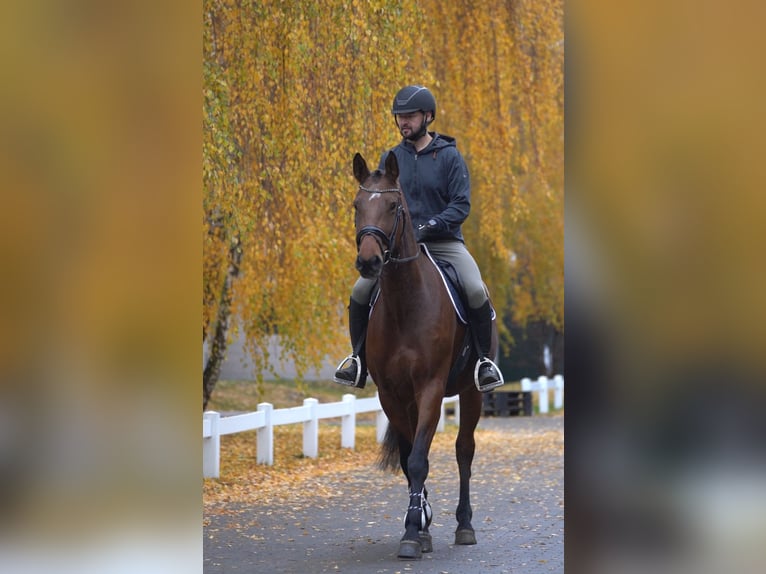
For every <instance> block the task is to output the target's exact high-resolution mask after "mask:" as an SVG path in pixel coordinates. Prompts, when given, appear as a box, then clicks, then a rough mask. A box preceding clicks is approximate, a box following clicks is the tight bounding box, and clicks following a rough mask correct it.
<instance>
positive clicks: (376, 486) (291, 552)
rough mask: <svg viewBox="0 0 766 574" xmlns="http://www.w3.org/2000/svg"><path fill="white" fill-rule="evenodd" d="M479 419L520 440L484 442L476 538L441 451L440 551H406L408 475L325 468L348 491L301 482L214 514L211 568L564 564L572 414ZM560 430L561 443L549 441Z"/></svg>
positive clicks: (310, 572)
mask: <svg viewBox="0 0 766 574" xmlns="http://www.w3.org/2000/svg"><path fill="white" fill-rule="evenodd" d="M479 427H480V428H484V429H490V430H493V431H496V432H498V433H500V435H501V440H503V441H504V440H507V441H516V443H515V444H517V445H518V446H519V448H514V449H513V450H512V454H511V455H510V456H502V455H501V456H498V455H497V450H498V449H494V448H493V449H492V452H489V453H487V452H485V453H482V452H481V451H479V450H477V453H476V457H475V461H474V465H473V480H472V496H471V502H472V506H473V513H474V514H473V525H474V528H475V529H476V537H477V539H478V543H477V544H476V545H475V546H455V545H454V544H453V542H454V531H455V526H456V522H455V518H454V512H455V506H456V505H457V489H458V482H457V464H456V463H455V460H454V454H451V453H439V454H434V453H432V457H431V460H430V474H429V478H428V481H427V487H428V489H429V500H430V502H431V505H432V508H433V512H434V518H433V523H432V525H431V529H430V531H431V535H432V537H433V546H434V551H433V553H429V554H424V555H423V559H422V560H418V561H403V560H399V559H398V558H397V557H396V554H397V550H398V547H399V539H400V538H401V536H402V534H403V532H404V530H403V522H402V518H403V515H404V507H405V505H406V503H407V488H406V482H405V480H404V477H403V476H402V475H392V474H388V473H383V472H381V471H379V470H377V469H376V468H374V467H372V468H360V469H357V470H355V471H354V472H353V473H349V472H341V473H338V474H336V475H333V476H332V477H324V478H323V480H326V481H329V482H331V483H332V484H329V485H328V486H330V487H331V488H330V489H329V491H331V492H338V493H341V494H337V495H333V496H331V497H326V498H321V499H319V500H317V498H318V497H316V496H313V495H312V493H311V492H296V493H295V499H294V502H293V503H292V504H288V505H287V507H284V506H283V507H282V508H280V507H276V506H274V505H270V504H269V503H268V501H264V503H263V505H258V506H251V507H249V508H244V507H242V506H241V505H239V506H237V505H232V506H230V507H228V508H227V513H224V514H216V515H215V516H210V517H208V518H209V523H208V524H207V525H206V526H205V527H204V530H203V532H204V544H203V551H204V572H205V574H221V573H232V572H248V573H275V574H287V573H289V574H303V573H306V574H319V573H325V572H333V573H337V572H346V573H352V574H397V573H398V574H405V573H411V574H420V573H422V574H426V573H428V574H442V573H444V574H447V573H448V574H479V573H489V574H501V573H510V572H524V574H543V573H549V572H557V573H563V572H564V460H563V455H562V452H561V451H562V449H561V448H560V447H561V445H563V440H564V417H563V415H561V414H558V415H535V416H532V417H507V418H494V417H490V418H482V420H481V421H480V423H479ZM538 437H545V438H546V440H545V441H540V440H536V438H538ZM551 437H554V442H555V443H556V445H557V447H556V448H549V446H550V444H551V441H550V438H551ZM559 437H560V441H559ZM546 445H547V446H546ZM482 454H484V456H482Z"/></svg>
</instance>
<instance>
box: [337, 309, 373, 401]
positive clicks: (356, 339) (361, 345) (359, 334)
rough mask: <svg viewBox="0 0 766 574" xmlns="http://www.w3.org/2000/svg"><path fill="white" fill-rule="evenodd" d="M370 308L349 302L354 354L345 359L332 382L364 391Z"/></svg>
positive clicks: (349, 321) (349, 326) (349, 320)
mask: <svg viewBox="0 0 766 574" xmlns="http://www.w3.org/2000/svg"><path fill="white" fill-rule="evenodd" d="M369 317H370V306H369V305H368V304H366V303H365V304H362V305H360V304H359V303H357V302H356V301H354V300H353V299H349V302H348V330H349V334H350V335H351V346H352V348H353V352H352V353H351V354H350V355H349V356H348V357H346V358H345V359H343V360H342V361H341V363H340V364H339V365H338V368H337V370H336V371H335V376H334V377H333V378H332V380H333V381H334V382H336V383H338V384H341V385H346V386H347V387H356V388H357V389H363V388H364V385H365V383H366V382H367V361H366V360H365V356H364V351H365V341H366V339H367V320H368V319H369Z"/></svg>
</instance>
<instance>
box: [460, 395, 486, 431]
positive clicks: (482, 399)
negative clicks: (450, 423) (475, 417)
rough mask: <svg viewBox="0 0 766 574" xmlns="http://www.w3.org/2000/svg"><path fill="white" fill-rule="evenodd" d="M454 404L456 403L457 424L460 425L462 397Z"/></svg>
mask: <svg viewBox="0 0 766 574" xmlns="http://www.w3.org/2000/svg"><path fill="white" fill-rule="evenodd" d="M482 400H483V399H482ZM453 404H454V405H455V424H456V425H457V426H460V399H459V398H458V400H456V401H455V402H454V403H453Z"/></svg>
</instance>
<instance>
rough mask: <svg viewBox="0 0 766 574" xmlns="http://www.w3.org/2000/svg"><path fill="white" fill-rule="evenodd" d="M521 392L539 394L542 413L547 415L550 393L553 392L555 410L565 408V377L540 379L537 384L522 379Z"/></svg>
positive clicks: (530, 380)
mask: <svg viewBox="0 0 766 574" xmlns="http://www.w3.org/2000/svg"><path fill="white" fill-rule="evenodd" d="M521 390H522V391H524V392H530V391H531V392H537V404H538V407H539V410H540V412H541V413H547V412H548V410H549V405H548V399H549V397H548V391H549V390H552V391H553V408H554V409H560V408H562V407H563V406H564V377H562V376H561V375H556V376H555V377H553V378H552V379H549V378H548V377H538V378H537V380H536V381H535V382H532V379H528V378H526V377H525V378H523V379H521Z"/></svg>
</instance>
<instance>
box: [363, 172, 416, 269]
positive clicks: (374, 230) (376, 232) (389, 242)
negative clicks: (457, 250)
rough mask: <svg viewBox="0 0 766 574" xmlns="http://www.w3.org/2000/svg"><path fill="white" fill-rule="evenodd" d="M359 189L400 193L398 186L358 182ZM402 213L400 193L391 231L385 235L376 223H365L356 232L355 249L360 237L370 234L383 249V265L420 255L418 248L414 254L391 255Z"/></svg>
mask: <svg viewBox="0 0 766 574" xmlns="http://www.w3.org/2000/svg"><path fill="white" fill-rule="evenodd" d="M359 189H361V190H362V191H366V192H367V193H401V190H400V189H399V188H398V187H392V188H389V189H368V188H366V187H364V186H363V185H361V184H360V185H359ZM403 213H404V206H403V205H402V198H401V195H400V196H398V198H397V201H396V215H395V216H394V227H393V229H392V230H391V233H390V234H388V235H387V234H386V232H385V231H383V230H382V229H381V228H380V227H377V226H376V225H365V226H364V227H362V228H361V229H360V230H359V231H358V232H357V234H356V249H357V251H358V250H359V246H360V244H361V243H362V238H363V237H364V236H365V235H372V236H373V237H374V238H375V240H376V241H377V242H378V243H379V244H380V247H381V250H382V251H383V264H384V265H385V264H386V263H388V262H389V261H393V262H394V263H406V262H407V261H412V260H413V259H416V258H417V257H418V255H420V248H418V250H417V252H416V253H415V255H411V256H409V257H394V256H393V255H392V253H393V251H394V247H395V243H396V232H397V230H398V228H399V222H400V221H401V220H402V216H403Z"/></svg>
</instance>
